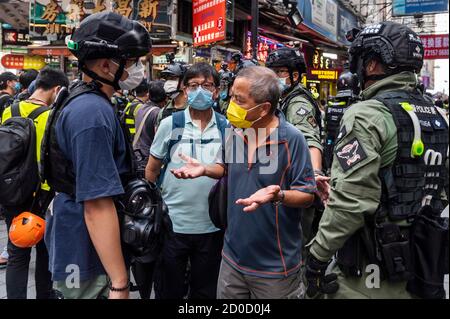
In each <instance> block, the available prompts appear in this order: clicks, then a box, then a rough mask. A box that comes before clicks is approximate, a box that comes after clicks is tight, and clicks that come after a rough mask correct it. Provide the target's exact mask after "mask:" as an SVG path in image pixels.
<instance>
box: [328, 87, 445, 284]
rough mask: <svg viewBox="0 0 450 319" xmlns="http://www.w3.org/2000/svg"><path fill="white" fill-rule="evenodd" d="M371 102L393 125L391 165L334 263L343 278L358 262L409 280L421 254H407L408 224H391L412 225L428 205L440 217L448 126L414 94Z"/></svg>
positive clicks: (383, 170)
mask: <svg viewBox="0 0 450 319" xmlns="http://www.w3.org/2000/svg"><path fill="white" fill-rule="evenodd" d="M374 99H376V100H378V101H380V102H382V103H383V104H384V105H386V107H387V108H388V109H389V111H390V112H391V114H392V117H393V119H394V122H395V125H396V127H397V140H398V142H397V143H398V147H397V155H396V158H395V160H394V162H393V164H391V165H390V166H388V167H384V168H381V169H380V172H379V177H380V180H381V183H382V192H381V198H380V205H379V207H378V209H377V211H376V213H375V214H374V215H373V216H365V219H366V224H365V226H364V227H363V228H362V229H360V230H358V231H357V232H356V233H355V234H354V235H353V236H352V237H350V238H349V240H347V242H346V243H345V245H344V247H343V248H342V249H340V250H339V251H338V252H337V263H338V265H339V267H340V269H341V270H342V271H343V272H344V273H345V274H346V275H351V276H358V277H359V276H361V274H362V272H363V270H362V269H361V267H362V264H363V260H367V261H368V262H369V263H375V264H379V265H381V268H382V272H383V276H385V277H386V278H389V279H390V280H407V279H410V278H411V272H412V269H413V267H414V266H413V265H414V263H413V262H412V260H413V258H418V259H421V256H418V255H417V254H414V253H412V250H411V249H413V248H412V247H413V245H412V244H411V237H412V236H413V235H414V234H413V233H412V232H411V227H412V226H409V227H405V226H403V227H402V228H399V227H398V225H397V224H395V223H394V222H396V221H407V222H408V223H406V225H414V221H415V220H416V219H417V218H418V216H419V213H421V209H422V208H423V207H425V208H427V207H429V206H430V207H431V208H432V209H433V212H434V214H436V215H440V213H441V212H442V210H443V208H444V206H445V205H446V204H447V203H445V202H444V201H443V200H442V199H441V193H442V191H443V190H444V191H445V192H446V193H447V197H448V172H447V169H446V161H447V160H448V146H449V145H448V144H449V137H448V122H447V120H446V118H445V117H444V115H441V113H440V111H439V110H438V108H436V107H435V106H434V105H433V104H432V103H430V102H429V101H427V100H425V99H424V98H423V96H422V95H421V94H420V92H418V91H417V92H405V91H391V92H385V93H381V94H379V95H377V96H376V97H375V98H374ZM408 110H409V111H408ZM414 141H416V142H415V143H414ZM399 232H400V233H399ZM394 235H395V236H394ZM424 238H426V237H424ZM440 244H441V243H438V242H436V243H434V244H433V243H431V246H433V245H435V246H436V247H438V246H439V245H440ZM388 253H389V254H391V255H389V254H388ZM426 258H427V257H423V258H422V259H426ZM425 262H426V263H428V264H429V265H430V264H432V263H433V262H434V263H436V261H430V260H428V261H427V260H426V261H425ZM430 269H433V268H430Z"/></svg>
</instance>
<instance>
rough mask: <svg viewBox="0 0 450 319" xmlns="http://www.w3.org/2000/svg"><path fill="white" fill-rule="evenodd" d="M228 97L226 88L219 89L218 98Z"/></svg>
mask: <svg viewBox="0 0 450 319" xmlns="http://www.w3.org/2000/svg"><path fill="white" fill-rule="evenodd" d="M227 97H228V90H223V91H220V99H221V100H223V101H225V100H226V99H227Z"/></svg>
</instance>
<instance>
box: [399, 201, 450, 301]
mask: <svg viewBox="0 0 450 319" xmlns="http://www.w3.org/2000/svg"><path fill="white" fill-rule="evenodd" d="M448 236H449V233H448V218H443V217H439V216H436V215H435V214H433V209H432V208H431V207H430V206H425V208H424V209H422V211H421V213H420V214H419V215H418V216H417V218H416V220H415V221H414V224H413V228H412V238H411V242H412V253H413V257H414V278H413V279H411V280H410V281H409V282H408V285H407V288H406V289H407V290H408V291H409V292H410V293H412V294H414V295H416V296H418V297H421V298H427V299H442V298H445V290H444V275H445V274H448V272H449V264H448V259H449V243H448V242H449V237H448Z"/></svg>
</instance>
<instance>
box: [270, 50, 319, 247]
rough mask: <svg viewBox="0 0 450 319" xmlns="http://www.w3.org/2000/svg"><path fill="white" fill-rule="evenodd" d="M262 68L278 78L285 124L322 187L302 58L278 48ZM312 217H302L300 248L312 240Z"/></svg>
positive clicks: (315, 115) (313, 108)
mask: <svg viewBox="0 0 450 319" xmlns="http://www.w3.org/2000/svg"><path fill="white" fill-rule="evenodd" d="M266 66H267V67H268V68H271V69H272V70H273V71H275V73H276V74H277V75H278V78H279V81H280V87H281V89H282V96H281V101H280V108H281V111H282V112H283V113H284V114H285V116H286V120H287V121H288V122H289V123H291V124H292V125H294V126H295V127H296V128H297V129H299V130H300V131H301V132H302V133H303V135H304V136H305V139H306V142H307V143H308V146H309V151H310V153H311V161H312V165H313V168H314V172H315V175H316V182H317V184H318V187H319V188H320V187H322V188H323V187H326V185H324V183H326V178H325V177H324V176H322V175H324V174H323V172H322V151H323V147H322V144H321V113H320V109H319V106H318V105H317V102H316V100H315V98H314V97H313V96H312V94H311V92H309V91H308V90H306V89H305V88H304V87H303V85H301V84H300V80H301V76H302V74H303V73H306V63H305V59H304V57H303V54H302V53H301V52H300V51H299V50H298V49H296V48H280V49H278V50H276V51H273V52H271V53H270V54H269V56H268V58H267V62H266ZM322 180H323V182H322ZM321 183H322V184H321ZM316 203H317V201H316ZM315 206H316V207H317V206H319V205H315ZM314 216H315V209H314V207H310V208H308V209H306V210H305V213H304V214H303V216H302V230H303V241H304V244H305V243H306V241H308V240H309V239H310V238H311V237H312V236H311V228H312V224H313V220H314Z"/></svg>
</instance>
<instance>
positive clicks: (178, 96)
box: [157, 62, 188, 124]
mask: <svg viewBox="0 0 450 319" xmlns="http://www.w3.org/2000/svg"><path fill="white" fill-rule="evenodd" d="M187 69H188V66H187V65H186V64H185V63H181V62H172V63H171V64H169V65H168V66H167V67H166V68H165V69H164V70H163V71H162V72H161V77H162V78H163V79H165V80H166V82H165V83H164V90H165V91H166V94H167V97H168V98H169V103H168V104H167V105H166V106H165V107H164V108H162V109H161V111H160V112H159V114H158V119H157V123H158V124H159V123H160V122H161V121H162V120H163V119H165V118H166V117H168V116H171V115H172V114H173V113H175V112H178V111H182V110H184V109H186V107H187V99H186V97H185V96H184V94H182V93H183V78H184V74H185V73H186V71H187Z"/></svg>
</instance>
